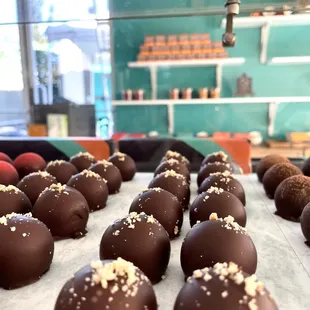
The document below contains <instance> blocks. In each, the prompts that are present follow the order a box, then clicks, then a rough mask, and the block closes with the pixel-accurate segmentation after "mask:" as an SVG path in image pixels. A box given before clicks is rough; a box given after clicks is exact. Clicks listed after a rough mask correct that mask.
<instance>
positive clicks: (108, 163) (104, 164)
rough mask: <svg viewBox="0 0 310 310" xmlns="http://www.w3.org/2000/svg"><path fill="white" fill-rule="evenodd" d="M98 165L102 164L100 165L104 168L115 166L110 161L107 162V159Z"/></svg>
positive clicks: (100, 161)
mask: <svg viewBox="0 0 310 310" xmlns="http://www.w3.org/2000/svg"><path fill="white" fill-rule="evenodd" d="M97 163H98V164H100V165H103V166H104V168H108V167H109V166H113V164H112V163H111V162H109V161H107V160H105V159H103V160H99V161H98V162H97Z"/></svg>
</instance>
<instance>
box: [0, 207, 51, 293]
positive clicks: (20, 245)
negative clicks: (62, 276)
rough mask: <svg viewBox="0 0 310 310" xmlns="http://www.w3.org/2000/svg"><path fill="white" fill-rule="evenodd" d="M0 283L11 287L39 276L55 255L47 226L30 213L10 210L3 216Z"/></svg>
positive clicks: (7, 287)
mask: <svg viewBox="0 0 310 310" xmlns="http://www.w3.org/2000/svg"><path fill="white" fill-rule="evenodd" d="M0 253H1V254H2V253H3V254H4V253H5V255H0V270H1V277H0V287H2V288H4V289H6V290H10V289H15V288H18V287H22V286H25V285H28V284H31V283H33V282H35V281H37V280H39V279H40V278H41V277H42V275H43V274H44V273H45V272H47V271H48V269H49V268H50V265H51V263H52V260H53V255H54V239H53V237H52V235H51V233H50V231H49V230H48V228H47V227H46V226H45V225H44V224H43V223H42V222H40V221H39V220H37V219H35V218H32V217H31V214H25V215H21V214H16V213H11V214H7V215H6V216H3V217H1V218H0Z"/></svg>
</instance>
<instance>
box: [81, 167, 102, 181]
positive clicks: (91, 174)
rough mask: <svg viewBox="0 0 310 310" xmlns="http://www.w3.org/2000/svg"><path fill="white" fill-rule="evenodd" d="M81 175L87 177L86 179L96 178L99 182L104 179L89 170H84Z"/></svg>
mask: <svg viewBox="0 0 310 310" xmlns="http://www.w3.org/2000/svg"><path fill="white" fill-rule="evenodd" d="M81 175H85V176H86V178H96V179H98V180H102V177H101V176H100V175H99V174H98V173H96V172H94V171H91V170H87V169H84V170H83V171H82V172H81Z"/></svg>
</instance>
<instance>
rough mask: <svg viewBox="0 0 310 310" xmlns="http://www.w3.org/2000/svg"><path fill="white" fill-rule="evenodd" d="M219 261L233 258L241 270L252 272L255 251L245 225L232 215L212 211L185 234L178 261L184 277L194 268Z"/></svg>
mask: <svg viewBox="0 0 310 310" xmlns="http://www.w3.org/2000/svg"><path fill="white" fill-rule="evenodd" d="M222 262H235V263H236V264H238V265H240V266H241V267H242V270H244V271H245V272H247V273H249V274H253V273H255V271H256V267H257V252H256V248H255V246H254V243H253V241H252V239H251V238H250V237H249V236H248V234H247V231H246V229H245V228H244V227H241V226H240V225H239V224H238V223H236V222H235V221H234V218H233V217H232V216H227V217H226V218H224V219H221V218H218V217H217V214H216V213H212V214H211V216H210V221H205V222H201V223H199V224H197V225H195V226H194V227H193V228H192V229H191V230H190V231H189V233H188V234H187V235H186V237H185V239H184V241H183V244H182V248H181V265H182V269H183V272H184V274H185V277H186V278H187V277H189V276H191V275H192V273H193V272H194V270H196V269H202V268H205V267H212V266H213V265H214V264H216V263H222Z"/></svg>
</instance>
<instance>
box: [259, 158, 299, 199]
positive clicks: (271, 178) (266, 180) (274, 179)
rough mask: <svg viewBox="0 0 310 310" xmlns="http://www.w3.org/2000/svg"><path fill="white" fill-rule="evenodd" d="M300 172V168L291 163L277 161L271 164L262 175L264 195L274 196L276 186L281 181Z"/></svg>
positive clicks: (271, 197)
mask: <svg viewBox="0 0 310 310" xmlns="http://www.w3.org/2000/svg"><path fill="white" fill-rule="evenodd" d="M298 174H302V172H301V170H300V169H299V168H297V167H296V166H294V165H292V164H291V163H286V162H285V163H279V164H276V165H273V166H272V167H271V168H269V169H268V170H267V172H266V173H265V175H264V177H263V185H264V189H265V192H266V195H267V196H268V197H269V198H270V199H273V198H274V193H275V191H276V189H277V187H278V186H279V185H280V183H281V182H282V181H284V180H285V179H287V178H289V177H291V176H293V175H298Z"/></svg>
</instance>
